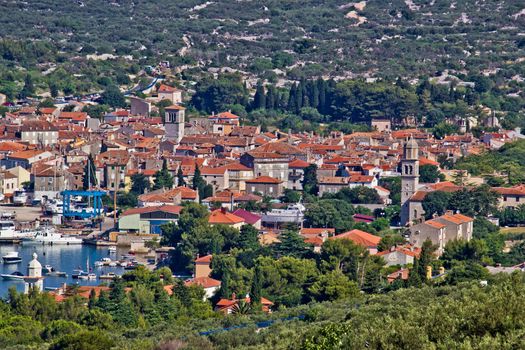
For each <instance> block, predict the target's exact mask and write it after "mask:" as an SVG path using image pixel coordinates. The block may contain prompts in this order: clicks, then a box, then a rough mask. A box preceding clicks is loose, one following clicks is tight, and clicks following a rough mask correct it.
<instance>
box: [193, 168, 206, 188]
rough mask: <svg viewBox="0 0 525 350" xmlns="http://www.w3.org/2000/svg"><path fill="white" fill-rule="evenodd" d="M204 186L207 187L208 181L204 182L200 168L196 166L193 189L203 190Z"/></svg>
mask: <svg viewBox="0 0 525 350" xmlns="http://www.w3.org/2000/svg"><path fill="white" fill-rule="evenodd" d="M204 186H206V181H204V179H203V178H202V176H201V170H200V169H199V166H197V165H196V166H195V172H194V174H193V182H192V186H191V188H193V189H194V190H201V189H202V188H203V187H204Z"/></svg>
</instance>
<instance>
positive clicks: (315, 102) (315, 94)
mask: <svg viewBox="0 0 525 350" xmlns="http://www.w3.org/2000/svg"><path fill="white" fill-rule="evenodd" d="M311 91H312V93H311V96H310V104H311V106H312V107H313V108H317V107H319V87H318V86H317V82H314V81H312V82H311Z"/></svg>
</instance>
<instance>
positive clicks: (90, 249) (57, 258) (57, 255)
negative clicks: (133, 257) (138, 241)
mask: <svg viewBox="0 0 525 350" xmlns="http://www.w3.org/2000/svg"><path fill="white" fill-rule="evenodd" d="M14 251H16V252H18V253H19V256H20V257H21V258H22V262H21V263H18V264H5V263H3V261H1V263H0V273H1V274H11V273H13V272H15V271H19V272H21V273H22V274H24V275H25V274H26V273H27V264H28V263H29V261H31V259H32V254H33V253H34V252H36V253H37V255H38V261H40V263H41V264H42V266H44V265H51V266H52V267H53V268H54V269H55V271H60V272H65V273H66V274H67V277H56V276H45V274H44V276H45V278H44V288H48V287H49V288H57V287H60V286H62V284H64V283H67V284H79V285H94V286H96V285H99V284H103V283H105V284H109V283H110V282H111V281H109V280H101V279H99V276H100V275H103V274H107V273H108V272H113V273H115V274H117V275H121V274H123V273H124V272H125V270H124V268H123V267H121V266H117V267H110V266H102V267H95V266H94V263H95V261H97V260H101V259H102V258H110V259H111V260H117V259H120V258H121V257H122V255H124V254H127V251H128V249H126V248H124V249H117V252H116V253H114V252H113V253H110V252H109V249H108V247H96V246H92V245H40V244H13V245H11V244H8V245H0V257H1V256H4V255H6V254H7V253H9V252H14ZM0 260H1V259H0ZM87 263H89V269H90V271H89V272H91V273H94V274H96V275H97V279H96V280H78V279H73V278H72V275H73V273H74V270H78V269H80V270H84V271H86V264H87ZM11 286H15V287H16V288H17V290H18V291H21V292H22V291H23V290H24V282H20V281H9V280H3V279H0V297H1V298H4V297H5V296H7V293H8V290H9V287H11Z"/></svg>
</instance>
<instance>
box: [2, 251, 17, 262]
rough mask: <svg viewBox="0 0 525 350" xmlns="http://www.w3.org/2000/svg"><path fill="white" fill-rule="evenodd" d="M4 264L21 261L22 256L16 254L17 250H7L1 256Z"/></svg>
mask: <svg viewBox="0 0 525 350" xmlns="http://www.w3.org/2000/svg"><path fill="white" fill-rule="evenodd" d="M2 259H3V260H4V264H18V263H20V262H22V258H21V257H20V256H19V255H18V252H9V253H7V254H6V255H4V256H3V257H2Z"/></svg>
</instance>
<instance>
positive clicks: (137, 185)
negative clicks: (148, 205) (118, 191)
mask: <svg viewBox="0 0 525 350" xmlns="http://www.w3.org/2000/svg"><path fill="white" fill-rule="evenodd" d="M150 186H151V184H150V182H149V180H148V178H147V177H146V176H144V174H140V173H139V174H133V175H132V176H131V192H133V193H134V194H136V195H137V196H139V195H141V194H143V193H144V192H146V191H148V190H149V189H150Z"/></svg>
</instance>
